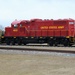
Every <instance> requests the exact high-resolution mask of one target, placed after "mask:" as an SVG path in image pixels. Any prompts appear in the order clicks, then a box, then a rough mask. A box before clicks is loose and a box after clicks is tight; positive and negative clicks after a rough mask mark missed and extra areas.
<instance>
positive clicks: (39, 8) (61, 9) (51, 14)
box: [0, 0, 75, 26]
mask: <svg viewBox="0 0 75 75" xmlns="http://www.w3.org/2000/svg"><path fill="white" fill-rule="evenodd" d="M33 18H41V19H60V18H61V19H64V18H73V19H75V0H0V25H3V26H10V24H11V22H12V21H14V20H15V19H17V20H22V19H28V20H29V19H33Z"/></svg>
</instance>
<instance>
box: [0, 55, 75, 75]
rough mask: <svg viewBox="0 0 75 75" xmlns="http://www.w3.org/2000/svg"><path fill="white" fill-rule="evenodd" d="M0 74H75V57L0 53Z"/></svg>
mask: <svg viewBox="0 0 75 75" xmlns="http://www.w3.org/2000/svg"><path fill="white" fill-rule="evenodd" d="M0 75H75V57H65V56H55V55H32V54H0Z"/></svg>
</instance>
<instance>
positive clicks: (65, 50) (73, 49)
mask: <svg viewBox="0 0 75 75" xmlns="http://www.w3.org/2000/svg"><path fill="white" fill-rule="evenodd" d="M0 49H3V50H4V49H6V50H11V49H13V50H25V51H42V52H43V51H44V52H60V53H74V54H75V47H49V46H48V47H47V46H30V45H28V46H13V45H11V46H7V45H0Z"/></svg>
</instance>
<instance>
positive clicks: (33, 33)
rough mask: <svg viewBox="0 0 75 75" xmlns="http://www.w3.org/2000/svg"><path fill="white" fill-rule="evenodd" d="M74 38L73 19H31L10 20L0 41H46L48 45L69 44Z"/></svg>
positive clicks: (74, 40) (9, 42) (11, 42)
mask: <svg viewBox="0 0 75 75" xmlns="http://www.w3.org/2000/svg"><path fill="white" fill-rule="evenodd" d="M74 38H75V21H74V20H73V19H63V20H62V19H58V20H53V19H51V20H48V19H45V20H42V19H31V20H21V21H17V20H16V21H14V22H12V23H11V27H6V28H5V34H4V35H3V36H2V38H1V42H2V43H3V42H5V43H6V44H8V45H9V44H13V45H15V44H16V43H17V44H19V45H21V44H24V45H26V44H27V43H48V44H49V45H50V46H53V45H55V46H57V45H58V44H63V45H64V46H71V45H73V44H74V43H75V39H74Z"/></svg>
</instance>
